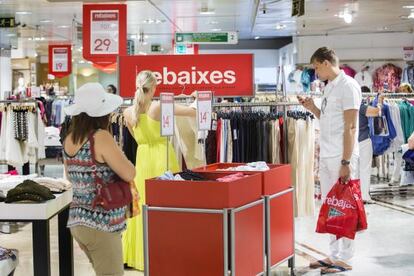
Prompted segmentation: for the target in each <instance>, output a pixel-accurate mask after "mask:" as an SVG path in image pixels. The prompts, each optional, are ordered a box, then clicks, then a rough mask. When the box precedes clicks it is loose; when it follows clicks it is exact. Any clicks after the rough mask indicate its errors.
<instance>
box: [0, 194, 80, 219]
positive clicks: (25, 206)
mask: <svg viewBox="0 0 414 276" xmlns="http://www.w3.org/2000/svg"><path fill="white" fill-rule="evenodd" d="M72 195H73V192H72V189H71V190H69V191H66V192H64V193H62V194H56V195H55V196H56V198H55V199H52V200H48V201H46V202H44V203H16V204H14V203H11V204H10V203H4V202H1V203H0V220H11V221H13V220H48V219H50V218H51V217H53V216H54V215H56V214H57V213H59V212H60V211H61V210H62V209H64V208H65V207H66V206H67V205H69V204H70V203H71V202H72Z"/></svg>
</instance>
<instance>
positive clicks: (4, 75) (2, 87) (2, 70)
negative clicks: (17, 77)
mask: <svg viewBox="0 0 414 276" xmlns="http://www.w3.org/2000/svg"><path fill="white" fill-rule="evenodd" d="M9 91H10V92H9ZM11 91H12V67H11V57H10V50H0V100H4V99H5V93H7V94H8V95H10V94H11Z"/></svg>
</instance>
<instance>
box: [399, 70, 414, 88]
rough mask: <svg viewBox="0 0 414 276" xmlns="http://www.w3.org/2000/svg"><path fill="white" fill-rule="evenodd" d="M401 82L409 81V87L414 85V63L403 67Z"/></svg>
mask: <svg viewBox="0 0 414 276" xmlns="http://www.w3.org/2000/svg"><path fill="white" fill-rule="evenodd" d="M401 82H405V83H409V84H410V85H411V87H414V65H407V66H405V67H404V70H403V73H402V79H401Z"/></svg>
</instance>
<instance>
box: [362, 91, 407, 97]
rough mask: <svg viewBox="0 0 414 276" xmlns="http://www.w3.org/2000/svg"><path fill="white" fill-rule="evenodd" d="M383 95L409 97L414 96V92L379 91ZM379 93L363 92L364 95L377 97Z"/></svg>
mask: <svg viewBox="0 0 414 276" xmlns="http://www.w3.org/2000/svg"><path fill="white" fill-rule="evenodd" d="M379 94H381V95H384V96H385V97H386V98H407V97H411V98H414V93H379ZM377 95H378V93H375V92H373V93H365V92H364V93H362V96H363V97H375V96H377Z"/></svg>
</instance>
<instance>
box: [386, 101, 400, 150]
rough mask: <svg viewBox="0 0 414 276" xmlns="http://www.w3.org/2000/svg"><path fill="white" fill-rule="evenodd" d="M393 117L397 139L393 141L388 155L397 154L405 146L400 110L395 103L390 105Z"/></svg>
mask: <svg viewBox="0 0 414 276" xmlns="http://www.w3.org/2000/svg"><path fill="white" fill-rule="evenodd" d="M388 106H389V109H390V115H391V121H392V123H393V125H394V128H395V132H396V137H395V138H394V139H393V140H392V141H391V145H390V147H389V149H388V150H387V151H386V153H390V152H397V151H398V150H399V149H400V147H401V146H402V145H403V144H404V133H403V130H402V125H401V114H400V108H399V107H398V105H397V104H395V103H388Z"/></svg>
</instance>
